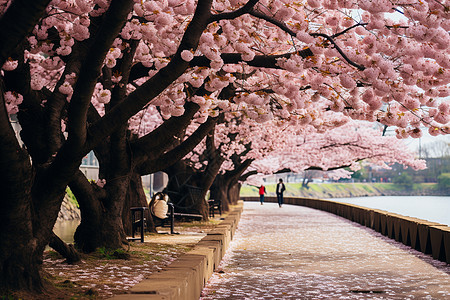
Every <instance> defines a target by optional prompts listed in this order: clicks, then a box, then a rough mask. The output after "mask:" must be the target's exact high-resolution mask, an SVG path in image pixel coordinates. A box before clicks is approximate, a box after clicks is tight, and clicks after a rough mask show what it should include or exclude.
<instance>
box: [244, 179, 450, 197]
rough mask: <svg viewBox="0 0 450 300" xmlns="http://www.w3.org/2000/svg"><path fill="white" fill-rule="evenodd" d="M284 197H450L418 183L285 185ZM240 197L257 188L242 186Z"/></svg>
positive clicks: (272, 187) (271, 187) (269, 193)
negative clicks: (407, 184)
mask: <svg viewBox="0 0 450 300" xmlns="http://www.w3.org/2000/svg"><path fill="white" fill-rule="evenodd" d="M275 185H276V184H275V183H273V184H267V185H265V186H266V191H267V194H266V195H267V196H275ZM285 185H286V191H285V193H284V195H285V197H304V198H318V199H324V198H351V197H371V196H450V191H449V190H441V189H439V188H438V185H437V183H418V184H413V186H411V187H406V186H402V185H398V184H394V183H365V182H361V183H340V182H339V183H310V184H308V187H307V188H304V187H302V184H301V183H285ZM240 195H241V196H242V197H252V196H258V187H256V186H250V185H243V186H242V188H241V193H240Z"/></svg>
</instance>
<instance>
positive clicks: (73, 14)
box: [0, 0, 450, 291]
mask: <svg viewBox="0 0 450 300" xmlns="http://www.w3.org/2000/svg"><path fill="white" fill-rule="evenodd" d="M390 14H396V15H401V18H397V19H396V18H393V17H391V16H390ZM448 15H449V8H448V5H447V4H446V3H445V2H444V3H441V2H439V1H435V0H427V1H420V2H417V1H384V0H372V1H370V0H365V1H357V2H350V1H331V0H324V1H321V0H309V1H303V2H297V1H289V0H280V1H272V0H262V1H257V0H250V1H239V0H217V1H212V0H198V1H193V0H188V1H176V0H168V1H132V0H122V1H118V0H111V1H107V0H79V1H78V0H77V1H73V0H53V1H42V0H38V1H26V0H15V1H8V0H3V1H0V38H1V40H2V43H1V44H0V65H1V66H2V73H1V77H0V80H1V82H0V110H1V112H0V136H1V139H2V143H1V144H0V153H1V157H2V158H1V161H0V166H1V168H2V171H3V172H1V174H0V182H2V187H1V190H0V193H1V194H2V199H1V200H0V211H1V220H2V221H1V223H0V224H1V226H0V233H1V237H2V238H1V239H0V241H1V242H0V253H1V254H0V264H1V266H2V268H1V269H0V270H1V271H0V290H1V291H4V290H7V289H8V290H9V289H11V290H20V289H25V290H26V289H28V290H34V291H40V290H42V281H41V278H40V275H39V266H40V260H41V257H42V253H43V251H44V247H45V245H46V243H47V242H48V240H49V238H50V237H51V232H52V228H53V224H54V222H55V220H56V218H57V214H58V210H59V207H60V204H61V201H62V197H63V195H64V190H65V187H66V186H67V185H68V184H72V183H73V184H74V185H75V184H77V183H76V182H77V181H78V180H80V178H81V180H84V179H83V178H82V177H79V172H78V167H79V165H80V162H81V159H82V157H83V156H84V155H86V154H87V153H88V152H89V151H91V150H95V151H98V153H99V154H101V153H108V154H109V155H110V157H109V159H110V161H111V160H114V159H115V158H119V159H116V160H115V161H114V164H110V166H111V169H110V170H109V171H108V172H107V173H108V175H107V177H108V178H109V180H108V178H107V180H106V183H105V186H104V187H106V188H105V189H106V190H108V193H109V195H120V197H123V195H125V194H126V193H127V190H128V189H129V187H130V184H129V183H130V179H129V178H130V176H131V175H132V173H131V171H135V170H136V169H134V168H132V167H135V166H137V165H139V166H142V168H144V169H145V170H150V168H147V166H148V165H147V163H145V161H146V156H145V155H143V156H140V159H142V161H140V162H139V164H138V163H137V162H136V161H134V157H135V156H133V155H131V154H132V153H133V152H130V149H131V148H129V147H128V145H129V144H128V141H129V140H128V139H127V132H128V125H127V124H128V123H127V122H128V120H130V119H131V118H132V117H133V116H135V115H136V114H138V113H139V112H141V111H142V110H145V109H146V108H147V107H148V105H154V106H156V107H157V109H158V111H159V113H160V114H161V115H162V116H163V118H164V119H165V120H167V121H168V122H169V123H170V121H169V120H171V118H172V117H173V118H177V117H180V118H183V116H185V117H187V116H188V115H189V114H191V113H193V111H192V110H191V109H193V110H197V112H195V113H194V115H192V118H196V119H197V120H199V121H202V122H207V121H206V120H207V119H208V117H209V116H211V117H215V116H217V115H218V114H219V113H220V112H223V113H234V114H236V116H240V115H243V116H245V117H247V118H251V119H253V120H255V121H256V122H266V121H269V120H271V119H277V120H278V119H280V120H281V119H282V120H285V121H286V122H287V123H289V124H290V126H306V125H309V126H310V128H320V127H322V125H323V124H324V123H325V122H326V121H327V118H328V116H329V113H330V112H333V113H335V114H336V115H338V116H341V117H342V118H344V117H348V118H352V119H356V120H367V121H371V122H375V121H378V122H380V123H382V124H385V125H388V126H394V127H395V128H396V130H397V135H398V137H400V138H404V137H407V136H412V137H419V136H420V133H421V131H420V129H419V128H420V126H425V127H427V128H428V130H429V132H430V134H432V135H438V134H448V133H449V129H448V121H449V110H450V105H449V103H448V101H446V99H445V97H448V95H449V86H448V81H449V80H450V79H449V78H450V76H449V64H450V60H449V51H448V49H449V48H448V45H449V35H448V30H449V27H450V22H449V18H448ZM230 90H231V92H230ZM100 106H103V107H104V111H103V112H102V110H101V109H99V107H100ZM192 106H198V108H192ZM236 106H237V107H236ZM14 114H17V118H18V120H19V122H20V125H21V128H22V130H21V133H20V135H21V140H22V141H23V143H24V146H23V147H22V145H21V144H20V143H19V141H18V139H17V138H16V135H15V133H14V131H13V129H12V126H11V121H10V116H11V115H14ZM187 119H188V118H187ZM338 119H339V118H338ZM172 120H174V119H172ZM164 123H166V122H164ZM169 123H166V124H169ZM336 125H337V124H336ZM340 125H342V124H340ZM161 126H164V125H161ZM179 130H183V129H182V127H180V128H178V127H177V128H176V129H174V131H173V132H172V131H171V130H169V129H168V130H167V131H163V130H162V129H161V130H158V131H156V132H161V133H163V132H164V134H161V136H158V135H152V134H151V133H150V134H149V135H146V136H147V137H145V136H142V137H141V138H139V139H136V144H135V145H138V144H145V143H144V141H148V142H149V143H150V144H151V142H153V141H156V140H159V139H161V140H159V142H158V143H157V145H158V146H157V147H155V148H156V149H153V150H155V152H154V153H153V154H152V158H151V159H150V161H153V162H156V161H158V158H157V157H158V156H160V157H163V156H164V155H166V154H167V153H168V151H170V150H171V149H174V148H173V147H171V146H169V147H167V145H166V142H167V143H171V142H173V143H174V144H176V142H174V141H173V137H174V136H176V135H177V133H178V132H179ZM152 132H153V131H152ZM156 132H155V134H156ZM130 141H131V140H130ZM105 143H106V144H109V145H110V146H111V145H113V146H114V147H110V150H109V151H107V152H102V151H100V148H101V147H104V146H105ZM174 144H172V145H173V146H174ZM148 147H150V148H151V146H149V144H145V146H142V148H141V147H139V148H140V150H142V151H143V150H144V149H147V150H148V149H149V148H148ZM158 147H161V148H158ZM101 159H105V160H106V158H101ZM138 173H139V172H138ZM141 173H143V172H141ZM105 174H106V173H105ZM118 178H128V179H127V180H124V181H123V182H122V183H121V184H116V185H113V184H112V182H113V181H114V180H115V179H118ZM112 179H113V180H112ZM78 183H79V182H78ZM83 184H86V181H85V180H84V183H83ZM80 186H81V187H83V186H84V187H86V185H80ZM105 189H104V190H105ZM86 191H88V189H86ZM89 193H90V192H89ZM89 193H88V194H89ZM96 197H97V196H96ZM113 197H114V196H113ZM97 198H98V197H97ZM100 199H109V200H111V199H112V198H110V197H109V198H108V197H107V198H102V197H100ZM97 200H98V199H97ZM109 200H108V201H104V202H102V201H96V200H95V199H93V200H89V201H86V203H87V207H89V205H90V206H94V204H93V203H97V204H96V205H97V206H99V207H101V206H102V205H103V206H104V205H106V206H108V207H109V208H110V209H111V210H112V211H111V212H112V213H111V215H116V216H117V215H119V216H120V215H121V213H122V210H123V202H121V201H118V202H116V201H109ZM85 211H86V210H85ZM96 211H98V210H96ZM84 217H85V218H86V215H84ZM104 223H105V224H111V226H113V227H114V226H118V228H119V229H120V226H122V225H120V224H117V225H114V224H115V222H112V221H111V222H104ZM113 223H114V224H113ZM11 228H13V230H11ZM122 232H123V230H121V229H120V230H119V234H118V235H117V236H115V237H113V238H112V239H111V240H112V241H115V242H114V244H115V245H119V244H121V242H120V241H122V240H123V234H122ZM17 236H21V237H23V238H22V239H21V240H19V239H17Z"/></svg>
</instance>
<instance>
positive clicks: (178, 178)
mask: <svg viewBox="0 0 450 300" xmlns="http://www.w3.org/2000/svg"><path fill="white" fill-rule="evenodd" d="M164 172H166V173H167V174H168V175H169V182H168V184H167V187H166V188H165V189H164V193H167V194H168V195H169V197H170V200H171V202H172V203H173V204H174V206H175V212H180V213H190V214H200V215H202V217H203V219H204V220H207V219H208V214H209V211H208V205H207V202H206V200H205V197H206V193H207V192H208V189H209V187H210V185H211V184H208V183H209V182H210V181H211V182H212V180H214V179H212V180H211V179H210V176H208V174H210V173H208V172H196V171H194V170H193V169H192V168H190V167H188V166H186V164H185V163H184V162H182V161H179V162H178V163H176V164H175V165H173V166H171V167H169V168H167V169H166V170H165V171H164Z"/></svg>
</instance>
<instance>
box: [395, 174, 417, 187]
mask: <svg viewBox="0 0 450 300" xmlns="http://www.w3.org/2000/svg"><path fill="white" fill-rule="evenodd" d="M392 182H393V183H395V184H397V185H401V186H403V187H405V188H407V189H411V188H412V187H413V183H414V182H413V179H412V177H411V175H409V174H408V173H406V172H403V173H402V174H400V175H399V176H397V177H395V178H394V179H393V180H392Z"/></svg>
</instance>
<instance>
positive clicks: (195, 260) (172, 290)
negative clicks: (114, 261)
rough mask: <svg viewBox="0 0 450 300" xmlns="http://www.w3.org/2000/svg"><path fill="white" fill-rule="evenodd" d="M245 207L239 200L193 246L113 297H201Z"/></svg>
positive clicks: (167, 299) (152, 299)
mask: <svg viewBox="0 0 450 300" xmlns="http://www.w3.org/2000/svg"><path fill="white" fill-rule="evenodd" d="M243 209H244V203H243V201H239V203H238V204H237V205H234V206H232V207H231V209H230V211H229V212H228V215H227V216H226V217H225V218H224V220H222V221H221V222H220V223H219V224H218V225H216V226H215V228H214V229H213V230H211V231H209V232H208V234H207V235H206V236H205V237H203V238H202V239H201V240H200V241H199V242H198V243H197V244H196V246H195V247H194V248H193V249H192V250H190V251H188V252H186V253H184V254H183V255H181V256H180V257H178V258H177V260H175V261H174V262H173V263H171V264H170V265H168V266H167V267H165V268H164V269H162V270H161V271H160V272H157V273H154V274H152V275H150V277H148V278H147V279H144V280H143V281H141V282H140V283H138V284H137V285H135V286H134V287H133V288H131V289H130V290H129V291H128V293H127V294H122V295H116V296H114V297H113V298H111V299H113V300H122V299H127V300H128V299H130V300H140V299H147V300H193V299H199V298H200V295H201V292H202V290H203V287H204V286H205V284H206V282H207V281H208V279H209V278H210V277H211V276H212V274H213V272H214V270H215V269H216V267H218V266H219V263H220V261H221V260H222V257H223V256H224V255H225V252H226V250H227V249H228V246H229V244H230V242H231V240H232V239H233V236H234V233H235V231H236V228H237V225H238V223H239V220H240V218H241V213H242V211H243Z"/></svg>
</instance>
